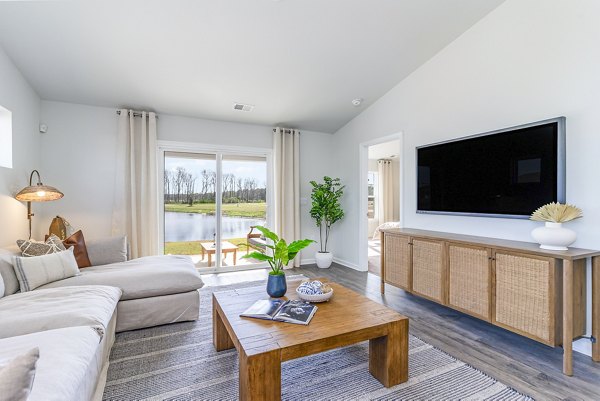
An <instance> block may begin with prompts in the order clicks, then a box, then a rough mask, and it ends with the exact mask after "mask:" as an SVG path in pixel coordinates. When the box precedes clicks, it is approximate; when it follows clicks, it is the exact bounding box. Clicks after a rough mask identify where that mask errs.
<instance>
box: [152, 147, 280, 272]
mask: <svg viewBox="0 0 600 401" xmlns="http://www.w3.org/2000/svg"><path fill="white" fill-rule="evenodd" d="M162 155H163V159H164V170H163V184H164V185H163V210H164V219H163V227H164V230H163V249H164V253H165V254H174V255H190V256H191V257H192V259H193V260H194V263H195V264H196V266H197V267H198V268H200V269H202V270H205V271H213V270H242V269H246V268H249V267H256V266H263V265H264V263H262V262H258V261H256V260H254V259H243V258H242V256H244V255H245V254H247V253H248V252H253V251H258V252H265V250H266V247H265V245H266V241H265V239H264V238H263V237H262V235H261V233H260V231H258V230H256V229H255V227H256V226H257V225H269V219H268V217H269V216H268V204H269V201H268V200H269V196H270V190H269V185H268V183H269V182H270V171H269V170H270V168H269V165H270V163H269V161H270V160H269V155H268V154H265V153H260V152H257V153H255V154H252V153H249V152H245V153H235V152H231V151H228V152H224V151H214V152H191V151H185V152H184V151H177V150H164V151H163V152H162Z"/></svg>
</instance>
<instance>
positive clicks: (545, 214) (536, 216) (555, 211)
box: [530, 202, 583, 223]
mask: <svg viewBox="0 0 600 401" xmlns="http://www.w3.org/2000/svg"><path fill="white" fill-rule="evenodd" d="M580 217H583V212H582V211H581V209H580V208H578V207H577V206H573V205H569V204H568V203H567V204H562V203H556V202H552V203H548V204H547V205H544V206H542V207H540V208H538V209H537V210H536V211H535V212H533V213H532V214H531V217H530V219H531V220H534V221H546V222H551V223H566V222H567V221H571V220H575V219H578V218H580Z"/></svg>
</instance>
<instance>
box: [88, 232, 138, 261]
mask: <svg viewBox="0 0 600 401" xmlns="http://www.w3.org/2000/svg"><path fill="white" fill-rule="evenodd" d="M85 244H86V246H87V251H88V255H89V257H90V262H91V263H92V266H99V265H108V264H111V263H118V262H126V261H127V255H128V252H127V237H126V236H121V237H111V238H103V239H96V240H93V239H92V240H86V241H85Z"/></svg>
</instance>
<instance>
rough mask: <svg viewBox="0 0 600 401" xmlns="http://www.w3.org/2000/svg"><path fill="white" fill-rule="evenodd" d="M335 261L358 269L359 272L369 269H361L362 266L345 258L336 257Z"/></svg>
mask: <svg viewBox="0 0 600 401" xmlns="http://www.w3.org/2000/svg"><path fill="white" fill-rule="evenodd" d="M333 261H334V262H335V263H337V264H338V265H342V266H346V267H349V268H351V269H353V270H358V271H359V272H366V271H367V270H368V269H361V268H360V266H358V265H355V264H354V263H351V262H348V261H347V260H344V259H340V258H336V257H334V258H333Z"/></svg>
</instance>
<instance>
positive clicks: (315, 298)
mask: <svg viewBox="0 0 600 401" xmlns="http://www.w3.org/2000/svg"><path fill="white" fill-rule="evenodd" d="M296 294H298V298H300V299H301V300H303V301H306V302H326V301H329V298H331V297H332V296H333V288H332V289H331V291H329V292H326V293H325V294H310V295H309V294H303V293H301V292H298V289H297V288H296Z"/></svg>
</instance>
